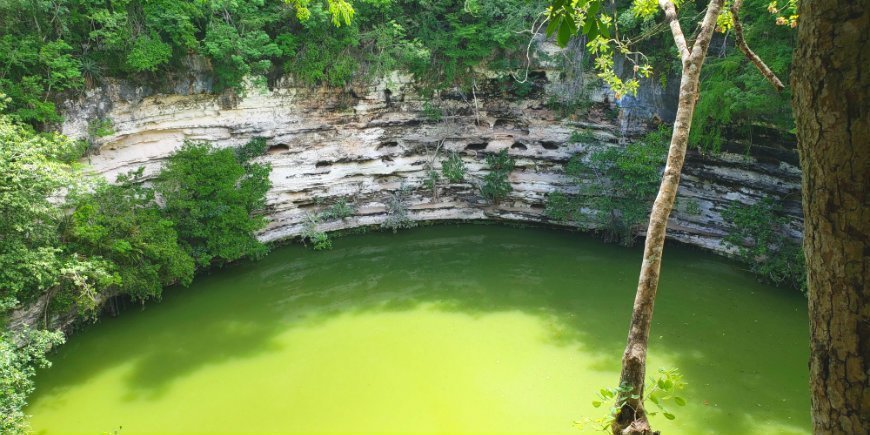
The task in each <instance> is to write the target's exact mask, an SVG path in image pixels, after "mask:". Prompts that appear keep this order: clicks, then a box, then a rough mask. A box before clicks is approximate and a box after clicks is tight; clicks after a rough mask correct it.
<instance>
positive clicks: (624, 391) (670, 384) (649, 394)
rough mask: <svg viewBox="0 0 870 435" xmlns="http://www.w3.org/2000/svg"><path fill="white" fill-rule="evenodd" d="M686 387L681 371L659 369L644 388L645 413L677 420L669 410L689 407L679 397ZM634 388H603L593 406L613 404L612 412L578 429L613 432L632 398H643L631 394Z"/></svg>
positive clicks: (577, 424) (581, 422) (579, 424)
mask: <svg viewBox="0 0 870 435" xmlns="http://www.w3.org/2000/svg"><path fill="white" fill-rule="evenodd" d="M685 387H686V382H685V381H683V375H682V373H680V371H679V369H668V370H665V369H659V371H658V375H657V376H656V377H655V378H653V377H650V378H649V381H648V382H647V384H646V385H645V386H644V393H645V397H643V403H644V406H643V407H644V411H645V412H646V415H647V416H650V417H654V416H656V415H658V414H661V415H662V416H663V417H665V418H666V419H668V420H673V419H675V418H677V417H676V416H675V415H674V414H673V413H672V412H671V411H670V408H668V405H670V404H671V403H673V404H676V405H677V406H686V399H684V398H682V397H680V396H678V395H677V393H679V392H680V391H682V390H683V389H684V388H685ZM632 390H633V388H632V387H631V385H627V384H624V385H620V386H618V387H614V388H602V389H601V390H600V391H599V392H598V393H597V394H596V396H598V397H597V399H596V400H593V401H592V406H594V407H596V408H600V407H601V406H602V405H606V404H608V403H612V406H611V407H610V411H609V412H608V413H607V415H604V416H602V417H599V418H597V419H595V420H592V419H590V418H588V417H587V418H583V419H581V420H578V421H575V422H574V426H575V427H577V428H578V429H580V430H585V429H586V428H587V426H589V427H591V428H593V429H594V430H597V431H601V432H610V431H611V425H613V422H614V421H615V420H616V418H617V417H618V416H619V412H620V410H621V409H622V408H623V407H624V406H625V404H626V402H627V401H628V399H629V398H631V399H639V398H640V396H637V395H630V393H631V391H632ZM647 403H652V404H653V405H655V407H656V409H657V410H656V411H650V409H649V406H648V405H647Z"/></svg>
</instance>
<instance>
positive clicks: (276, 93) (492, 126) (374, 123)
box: [63, 71, 801, 252]
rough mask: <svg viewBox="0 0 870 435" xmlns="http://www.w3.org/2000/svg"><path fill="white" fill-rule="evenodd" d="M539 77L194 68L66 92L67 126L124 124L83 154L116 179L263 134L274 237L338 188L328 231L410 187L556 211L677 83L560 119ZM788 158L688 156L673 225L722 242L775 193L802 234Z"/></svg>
mask: <svg viewBox="0 0 870 435" xmlns="http://www.w3.org/2000/svg"><path fill="white" fill-rule="evenodd" d="M530 77H531V78H530V80H531V84H530V85H529V86H526V87H525V88H523V90H522V91H521V92H518V91H516V90H513V91H511V90H510V89H515V88H511V86H505V85H504V83H505V82H504V81H501V80H499V79H497V78H494V79H492V80H489V81H487V82H486V83H478V85H477V86H476V87H475V88H474V89H473V90H472V91H471V92H465V93H463V92H460V91H458V90H456V91H453V92H444V93H442V94H441V95H440V96H438V97H437V99H436V100H432V99H427V98H424V97H422V96H421V95H420V93H419V92H418V91H417V88H416V86H415V84H414V82H413V81H412V79H411V78H410V77H407V76H402V75H398V74H394V75H392V76H391V77H388V78H386V79H383V80H380V81H378V82H376V83H373V84H371V85H367V86H357V87H353V88H349V89H345V90H337V89H324V88H316V89H313V88H307V87H299V86H295V85H293V84H292V83H291V82H289V81H280V82H278V83H277V84H275V86H273V88H272V89H271V90H257V89H250V90H248V91H247V92H246V93H245V95H243V96H237V95H235V94H222V95H212V94H206V93H193V92H200V91H202V90H204V89H205V88H207V84H206V85H203V84H202V83H200V82H198V81H197V80H192V81H191V82H189V83H186V84H185V85H184V86H182V87H180V88H179V86H175V87H174V88H172V89H174V90H175V91H176V92H180V93H176V94H153V95H149V94H150V93H151V91H148V90H146V89H142V88H134V87H131V86H129V85H128V84H125V83H122V82H113V83H110V84H108V85H106V86H104V87H103V88H100V89H97V90H94V91H91V92H89V93H88V94H87V95H86V96H84V97H83V98H82V99H80V100H78V101H68V102H66V104H65V119H66V120H67V121H66V122H65V123H64V125H63V132H64V133H65V134H67V135H70V136H73V137H80V138H81V137H87V136H88V123H89V122H92V121H93V120H95V119H109V120H111V121H112V125H113V129H114V133H113V134H111V135H108V136H104V137H100V138H91V139H92V140H93V141H94V148H93V153H92V154H91V155H90V156H89V157H87V160H88V161H89V163H90V165H91V168H92V170H93V171H95V172H96V173H99V174H101V175H104V176H106V177H109V178H111V179H114V176H116V175H117V174H119V173H122V172H126V171H129V170H133V169H136V168H137V167H139V166H144V167H145V168H146V174H154V173H155V172H156V171H157V170H158V169H159V167H160V165H161V162H162V161H163V159H165V158H166V157H167V156H168V155H170V154H171V153H172V152H173V151H174V150H176V149H177V148H179V147H180V146H181V144H182V143H183V142H184V141H185V140H205V141H209V142H212V143H213V144H215V145H216V146H219V147H232V146H239V145H242V144H244V143H246V142H247V141H249V140H250V139H252V138H255V137H261V138H265V139H266V141H267V143H268V144H269V150H268V152H267V153H266V155H264V156H262V157H260V160H261V161H263V162H268V163H270V164H271V165H272V174H271V181H272V185H273V186H272V189H271V191H270V192H269V194H268V217H269V220H270V223H269V225H268V227H267V228H266V229H264V230H263V231H262V233H261V234H260V235H259V237H260V238H261V239H262V240H264V241H277V240H282V239H287V238H291V237H294V236H297V235H299V234H300V233H301V232H302V230H303V228H304V223H305V222H306V214H307V213H310V212H315V211H318V210H320V209H323V208H325V207H326V206H328V205H330V204H332V203H334V202H336V201H339V200H345V201H347V202H348V203H351V204H352V205H354V206H355V208H356V212H355V214H354V215H353V216H351V217H348V218H345V219H341V220H333V221H329V222H323V223H322V224H321V225H320V229H322V230H326V231H331V230H338V229H344V228H351V227H357V226H363V225H374V224H379V223H381V222H383V221H384V219H385V218H386V217H387V206H386V203H387V199H388V198H389V196H390V193H392V192H395V191H396V190H399V189H400V188H406V189H409V190H410V194H409V195H408V196H407V206H408V209H409V213H410V217H411V218H412V219H413V220H418V221H434V220H478V219H491V220H505V221H520V222H542V223H554V222H549V221H548V219H547V218H546V217H545V216H544V207H545V204H546V198H547V195H548V194H549V193H550V192H553V191H572V190H574V191H576V185H575V184H574V182H573V181H572V180H570V179H569V178H568V177H566V176H565V174H564V168H563V166H564V164H565V163H566V162H567V161H568V159H569V158H570V157H571V156H572V155H574V154H576V153H584V152H588V151H589V149H590V147H593V146H599V145H604V146H620V144H621V143H624V142H625V140H630V139H631V138H630V137H629V136H630V135H636V134H637V133H638V132H641V131H643V130H644V129H645V128H647V124H648V122H650V121H651V120H652V119H659V120H663V121H665V122H667V121H668V120H669V113H671V114H670V117H671V118H672V116H673V115H672V112H670V111H669V110H670V109H669V108H668V107H667V106H668V104H669V103H668V101H667V93H666V92H663V91H662V90H648V89H647V90H643V91H642V92H641V94H639V95H640V96H639V98H638V99H636V100H634V101H631V102H626V101H623V102H622V104H621V107H619V106H617V105H616V104H612V103H610V101H611V100H612V97H611V96H610V95H609V94H608V93H607V92H605V91H603V90H593V91H587V92H586V95H585V96H584V98H586V99H587V101H588V102H589V104H590V105H591V108H590V109H589V110H588V111H587V114H586V115H584V116H582V117H578V116H576V115H572V116H569V117H562V116H560V115H561V114H560V111H559V109H558V108H553V107H552V106H553V104H552V101H553V95H554V94H555V93H557V92H560V89H562V87H560V83H559V82H558V80H557V77H558V75H557V74H555V73H554V72H553V71H537V72H533V73H531V75H530ZM651 86H655V85H654V84H651ZM176 88H177V89H176ZM645 95H653V96H654V97H655V101H648V100H645V99H644V96H645ZM436 108H437V109H436ZM439 118H440V119H439ZM576 130H583V131H584V132H585V134H583V135H582V136H583V137H584V138H585V139H584V141H583V142H573V141H571V140H570V138H571V134H572V132H574V131H576ZM505 149H506V150H508V153H509V154H510V155H511V156H513V157H514V158H515V159H516V169H515V170H514V171H513V172H512V173H511V174H510V177H509V181H510V183H511V185H512V187H513V191H512V192H511V193H510V195H509V196H508V198H507V199H505V200H503V201H501V202H500V203H498V204H490V203H488V202H486V201H485V200H484V199H483V198H482V197H481V196H480V194H479V184H480V180H481V177H482V176H483V175H484V174H485V173H486V171H487V170H486V165H485V164H484V156H485V155H486V154H489V153H495V152H498V151H501V150H505ZM454 152H455V153H457V154H458V155H459V156H461V158H462V160H463V161H464V162H465V164H466V166H467V168H468V174H467V176H466V179H465V181H464V182H462V183H456V184H449V183H447V182H446V181H445V180H443V179H442V181H441V183H440V185H439V187H437V188H436V189H434V190H432V189H428V188H424V187H423V183H424V180H425V179H426V177H427V174H428V170H429V168H430V167H431V168H434V169H435V170H437V171H438V172H439V173H440V168H441V161H442V160H444V159H445V158H446V156H447V155H448V154H449V153H454ZM790 156H791V154H789V155H787V156H786V157H787V159H791V160H782V159H778V158H776V159H775V158H765V157H763V156H762V157H748V156H742V155H731V154H723V155H717V156H709V155H701V154H697V153H693V154H690V156H689V158H688V161H687V164H686V168H685V169H684V175H683V182H682V186H681V188H680V193H679V199H678V210H676V211H675V213H674V214H673V215H672V218H671V222H670V226H669V237H671V238H673V239H675V240H679V241H682V242H686V243H690V244H693V245H697V246H701V247H704V248H706V249H710V250H713V251H720V252H724V250H725V248H724V247H723V246H722V245H721V244H720V241H721V238H722V237H723V236H724V234H725V231H726V229H727V223H726V222H723V219H722V217H721V215H720V213H721V212H722V210H723V209H724V208H725V207H726V206H727V205H728V204H730V203H732V202H735V201H737V202H743V203H753V202H755V201H756V200H757V199H758V198H760V197H765V196H774V197H776V198H780V199H782V200H783V201H786V202H787V204H786V205H787V206H786V208H787V210H789V211H790V212H791V213H793V214H794V217H795V219H794V221H795V222H796V224H795V228H794V235H795V236H796V237H799V236H800V222H801V218H800V206H799V200H800V194H799V189H800V173H799V170H798V168H797V166H796V165H797V162H796V159H795V158H793V157H790ZM590 182H591V180H590ZM602 189H604V187H602ZM603 193H604V192H603ZM689 204H691V206H688V205H689Z"/></svg>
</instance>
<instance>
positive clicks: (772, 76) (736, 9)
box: [731, 0, 785, 92]
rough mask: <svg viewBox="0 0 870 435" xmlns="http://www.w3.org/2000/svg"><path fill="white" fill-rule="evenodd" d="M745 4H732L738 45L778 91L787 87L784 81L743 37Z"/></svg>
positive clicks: (739, 0) (732, 15)
mask: <svg viewBox="0 0 870 435" xmlns="http://www.w3.org/2000/svg"><path fill="white" fill-rule="evenodd" d="M741 6H743V0H734V3H732V4H731V17H732V18H733V19H734V36H735V39H736V40H737V47H739V48H740V51H742V52H743V54H745V55H746V57H747V58H748V59H749V60H750V61H752V63H753V64H755V67H756V68H758V71H759V72H760V73H761V75H763V76H764V78H766V79H767V81H769V82H770V84H771V85H773V87H774V88H776V90H777V92H779V91H782V90H783V89H785V85H784V84H782V81H780V80H779V77H777V76H776V73H774V72H773V71H771V69H770V68H768V66H767V64H765V63H764V61H763V60H761V58H760V57H758V55H757V54H755V52H754V51H752V49H751V48H749V46H748V45H746V40H745V39H744V38H743V24H740V18H739V15H738V14H739V13H740V7H741Z"/></svg>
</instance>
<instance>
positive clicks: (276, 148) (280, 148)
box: [266, 143, 290, 154]
mask: <svg viewBox="0 0 870 435" xmlns="http://www.w3.org/2000/svg"><path fill="white" fill-rule="evenodd" d="M284 151H290V145H287V144H286V143H279V144H277V145H272V146H270V147H269V149H268V150H266V152H267V153H268V154H278V153H281V152H284Z"/></svg>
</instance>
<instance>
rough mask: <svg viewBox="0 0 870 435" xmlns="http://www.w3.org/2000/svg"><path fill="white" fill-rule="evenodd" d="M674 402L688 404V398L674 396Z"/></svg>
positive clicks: (682, 404)
mask: <svg viewBox="0 0 870 435" xmlns="http://www.w3.org/2000/svg"><path fill="white" fill-rule="evenodd" d="M674 403H676V404H677V405H680V406H686V399H683V398H682V397H679V396H674Z"/></svg>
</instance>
